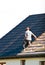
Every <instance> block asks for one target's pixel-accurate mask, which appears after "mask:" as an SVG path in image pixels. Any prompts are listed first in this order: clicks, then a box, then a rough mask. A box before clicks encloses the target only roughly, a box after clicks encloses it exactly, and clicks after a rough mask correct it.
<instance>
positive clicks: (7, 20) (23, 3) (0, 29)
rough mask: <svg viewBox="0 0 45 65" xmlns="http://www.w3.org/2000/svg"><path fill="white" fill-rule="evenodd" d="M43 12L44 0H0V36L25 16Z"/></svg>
mask: <svg viewBox="0 0 45 65" xmlns="http://www.w3.org/2000/svg"><path fill="white" fill-rule="evenodd" d="M40 13H45V0H0V38H1V37H3V36H4V35H5V34H7V33H8V32H9V31H10V30H11V29H13V28H14V27H15V26H16V25H18V24H19V23H20V22H21V21H22V20H24V19H25V18H26V17H27V16H29V15H32V14H40Z"/></svg>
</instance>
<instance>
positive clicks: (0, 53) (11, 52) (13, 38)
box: [0, 14, 45, 58]
mask: <svg viewBox="0 0 45 65" xmlns="http://www.w3.org/2000/svg"><path fill="white" fill-rule="evenodd" d="M27 26H29V27H30V28H31V31H32V32H33V33H34V34H35V35H36V36H37V37H38V36H40V35H41V34H42V33H43V32H45V14H38V15H31V16H30V15H29V16H28V17H27V18H26V19H25V20H23V21H22V22H21V23H20V24H19V25H18V26H16V27H15V28H14V29H12V30H11V31H10V32H8V33H7V34H6V35H5V36H4V37H3V38H2V39H0V58H4V57H5V58H6V57H13V56H16V55H17V54H18V53H20V52H21V51H22V50H23V41H24V33H25V29H26V27H27ZM44 52H45V51H44Z"/></svg>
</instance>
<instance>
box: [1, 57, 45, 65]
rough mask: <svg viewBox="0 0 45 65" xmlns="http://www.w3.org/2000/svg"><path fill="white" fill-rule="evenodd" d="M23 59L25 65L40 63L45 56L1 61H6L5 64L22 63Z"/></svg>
mask: <svg viewBox="0 0 45 65" xmlns="http://www.w3.org/2000/svg"><path fill="white" fill-rule="evenodd" d="M22 60H25V65H40V61H45V58H28V59H27V58H23V59H2V60H1V59H0V62H6V64H5V65H22V63H21V61H22Z"/></svg>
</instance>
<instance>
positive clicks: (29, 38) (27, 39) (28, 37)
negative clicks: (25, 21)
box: [23, 27, 37, 48]
mask: <svg viewBox="0 0 45 65" xmlns="http://www.w3.org/2000/svg"><path fill="white" fill-rule="evenodd" d="M32 36H33V37H34V38H35V39H37V37H36V35H34V34H33V33H32V32H31V30H30V28H29V27H27V28H26V31H25V37H24V45H23V47H24V48H25V47H27V46H28V45H31V41H32Z"/></svg>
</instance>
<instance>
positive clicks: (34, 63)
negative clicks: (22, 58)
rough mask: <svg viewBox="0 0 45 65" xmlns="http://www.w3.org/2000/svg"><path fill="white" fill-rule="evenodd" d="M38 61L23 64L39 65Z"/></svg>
mask: <svg viewBox="0 0 45 65" xmlns="http://www.w3.org/2000/svg"><path fill="white" fill-rule="evenodd" d="M39 63H40V62H39V61H36V60H27V61H26V62H25V65H39Z"/></svg>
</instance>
